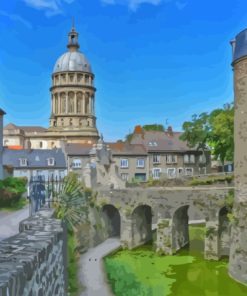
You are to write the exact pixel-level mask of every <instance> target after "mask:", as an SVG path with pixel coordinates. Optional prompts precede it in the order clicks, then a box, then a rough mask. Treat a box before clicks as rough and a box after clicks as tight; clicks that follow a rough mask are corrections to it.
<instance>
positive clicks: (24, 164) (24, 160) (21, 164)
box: [20, 158, 27, 167]
mask: <svg viewBox="0 0 247 296" xmlns="http://www.w3.org/2000/svg"><path fill="white" fill-rule="evenodd" d="M20 166H22V167H24V166H27V159H26V158H20Z"/></svg>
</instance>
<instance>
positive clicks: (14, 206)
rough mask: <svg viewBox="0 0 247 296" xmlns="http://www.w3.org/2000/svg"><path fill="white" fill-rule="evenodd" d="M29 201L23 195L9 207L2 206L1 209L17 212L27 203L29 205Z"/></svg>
mask: <svg viewBox="0 0 247 296" xmlns="http://www.w3.org/2000/svg"><path fill="white" fill-rule="evenodd" d="M28 203H29V201H28V199H27V198H25V197H21V198H20V199H19V200H18V202H16V203H13V204H12V205H11V206H9V207H0V211H5V212H15V211H18V210H21V209H23V208H24V207H25V206H26V205H28Z"/></svg>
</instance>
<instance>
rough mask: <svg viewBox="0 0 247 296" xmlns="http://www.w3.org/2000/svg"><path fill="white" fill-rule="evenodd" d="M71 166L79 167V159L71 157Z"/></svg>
mask: <svg viewBox="0 0 247 296" xmlns="http://www.w3.org/2000/svg"><path fill="white" fill-rule="evenodd" d="M72 168H74V169H78V168H81V160H80V159H73V161H72Z"/></svg>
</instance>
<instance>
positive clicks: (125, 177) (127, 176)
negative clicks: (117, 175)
mask: <svg viewBox="0 0 247 296" xmlns="http://www.w3.org/2000/svg"><path fill="white" fill-rule="evenodd" d="M121 178H122V180H124V181H128V180H129V174H126V173H123V174H121Z"/></svg>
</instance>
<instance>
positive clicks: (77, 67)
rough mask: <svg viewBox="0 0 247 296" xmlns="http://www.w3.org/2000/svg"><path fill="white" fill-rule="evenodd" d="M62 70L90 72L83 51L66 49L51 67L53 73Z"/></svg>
mask: <svg viewBox="0 0 247 296" xmlns="http://www.w3.org/2000/svg"><path fill="white" fill-rule="evenodd" d="M64 71H81V72H89V73H92V69H91V66H90V64H89V62H88V61H87V59H86V57H85V56H84V54H83V53H81V52H79V51H72V52H70V51H68V52H66V53H64V54H63V55H61V56H60V57H59V58H58V60H57V61H56V64H55V66H54V69H53V73H58V72H64Z"/></svg>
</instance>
